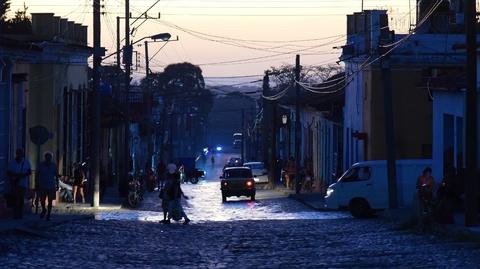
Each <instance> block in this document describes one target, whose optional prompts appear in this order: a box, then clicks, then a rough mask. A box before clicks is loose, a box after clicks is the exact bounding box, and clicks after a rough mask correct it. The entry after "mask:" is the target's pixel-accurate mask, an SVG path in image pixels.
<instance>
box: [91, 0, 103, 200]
mask: <svg viewBox="0 0 480 269" xmlns="http://www.w3.org/2000/svg"><path fill="white" fill-rule="evenodd" d="M100 31H101V27H100V0H94V1H93V85H92V88H93V105H92V107H93V109H92V112H93V115H94V117H93V121H92V126H93V128H92V146H91V172H93V186H92V187H93V191H92V192H91V193H92V200H91V206H92V207H98V206H99V205H100V116H101V113H100V65H101V63H102V52H101V50H102V48H101V45H100V44H101V42H100V37H101V34H100Z"/></svg>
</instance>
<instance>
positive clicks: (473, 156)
mask: <svg viewBox="0 0 480 269" xmlns="http://www.w3.org/2000/svg"><path fill="white" fill-rule="evenodd" d="M476 24H477V21H476V1H475V0H467V1H465V33H466V41H467V44H466V45H467V55H466V56H467V64H466V73H467V93H466V95H467V96H466V98H465V120H466V128H465V140H466V141H465V155H466V160H465V167H466V169H465V170H466V171H465V176H466V178H465V226H467V227H469V226H475V225H477V186H478V184H477V172H478V169H477V168H478V164H477V161H478V160H479V159H478V155H477V154H478V143H477V140H476V139H477V132H478V130H477V128H478V127H477V119H478V114H477V94H478V93H477V62H476V61H477V40H476V39H477V36H476Z"/></svg>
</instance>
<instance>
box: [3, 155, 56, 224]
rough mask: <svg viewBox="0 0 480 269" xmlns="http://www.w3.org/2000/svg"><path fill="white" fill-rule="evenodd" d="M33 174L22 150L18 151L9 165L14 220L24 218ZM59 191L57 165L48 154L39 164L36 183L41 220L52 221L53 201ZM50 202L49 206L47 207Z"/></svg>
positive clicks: (36, 201) (9, 193)
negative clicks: (30, 178)
mask: <svg viewBox="0 0 480 269" xmlns="http://www.w3.org/2000/svg"><path fill="white" fill-rule="evenodd" d="M31 174H32V169H31V165H30V162H29V161H28V160H27V159H26V158H25V153H24V151H23V150H22V149H17V150H16V152H15V158H14V159H13V160H12V161H11V162H10V163H9V164H8V168H7V176H8V177H9V181H10V182H9V186H10V190H9V192H8V199H7V200H9V201H10V203H11V205H12V207H13V218H15V219H21V218H23V212H24V202H25V194H26V193H27V190H28V187H29V177H30V175H31ZM57 189H58V173H57V165H56V164H55V163H54V162H53V154H52V153H51V152H46V153H45V154H44V160H43V161H42V162H40V163H39V164H38V167H37V171H36V182H35V195H36V198H35V203H36V205H37V207H38V203H40V204H41V206H42V211H41V213H40V217H41V218H46V220H50V215H51V212H52V204H53V200H55V197H56V190H57ZM47 201H48V206H47Z"/></svg>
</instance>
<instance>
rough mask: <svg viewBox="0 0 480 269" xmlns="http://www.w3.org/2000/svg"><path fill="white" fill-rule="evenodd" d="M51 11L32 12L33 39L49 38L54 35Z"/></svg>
mask: <svg viewBox="0 0 480 269" xmlns="http://www.w3.org/2000/svg"><path fill="white" fill-rule="evenodd" d="M53 20H54V19H53V13H32V33H33V35H34V38H35V39H40V40H51V39H52V38H53V37H54V36H55V29H54V28H55V27H54V23H53Z"/></svg>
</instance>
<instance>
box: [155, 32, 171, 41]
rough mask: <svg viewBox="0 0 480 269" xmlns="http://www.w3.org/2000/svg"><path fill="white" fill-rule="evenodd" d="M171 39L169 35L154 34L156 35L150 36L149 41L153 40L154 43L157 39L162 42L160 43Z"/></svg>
mask: <svg viewBox="0 0 480 269" xmlns="http://www.w3.org/2000/svg"><path fill="white" fill-rule="evenodd" d="M171 37H172V35H171V34H170V33H161V34H156V35H152V36H150V39H153V40H154V41H156V40H159V39H160V40H162V41H168V40H169V39H170V38H171Z"/></svg>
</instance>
